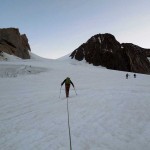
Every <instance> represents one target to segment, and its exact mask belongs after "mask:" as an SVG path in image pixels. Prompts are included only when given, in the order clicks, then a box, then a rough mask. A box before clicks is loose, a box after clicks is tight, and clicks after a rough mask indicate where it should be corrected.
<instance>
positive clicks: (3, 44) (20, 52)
mask: <svg viewBox="0 0 150 150" xmlns="http://www.w3.org/2000/svg"><path fill="white" fill-rule="evenodd" d="M28 50H31V49H30V45H29V43H28V39H27V37H26V35H25V34H23V35H21V34H20V32H19V29H17V28H4V29H0V51H3V52H6V53H8V54H11V55H15V56H17V57H20V58H23V59H29V58H30V55H29V52H28Z"/></svg>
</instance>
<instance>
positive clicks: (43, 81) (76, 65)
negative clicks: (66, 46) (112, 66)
mask: <svg viewBox="0 0 150 150" xmlns="http://www.w3.org/2000/svg"><path fill="white" fill-rule="evenodd" d="M32 58H33V59H31V60H20V59H15V58H14V59H9V60H8V61H7V62H6V61H3V62H0V76H1V77H0V83H1V84H0V149H1V150H69V135H68V124H67V123H68V122H67V101H66V98H65V90H64V89H65V88H64V86H63V87H62V90H61V95H60V98H59V94H60V85H61V82H62V81H63V80H64V79H65V78H66V77H67V76H69V77H70V78H71V80H72V81H73V83H74V84H75V88H76V91H77V95H76V94H75V91H74V89H73V88H72V87H71V89H70V98H69V112H70V126H71V137H72V149H73V150H149V149H150V76H149V75H143V74H137V78H133V74H132V73H129V75H130V76H129V79H126V78H125V74H126V72H121V71H113V70H108V69H105V68H103V67H94V66H92V65H88V64H86V63H85V62H84V61H83V62H77V61H75V60H70V59H60V60H59V59H58V60H45V59H42V58H39V57H37V56H35V55H33V57H32ZM30 66H31V67H30ZM25 68H26V69H25ZM28 69H30V73H29V72H28V71H27V72H26V70H28ZM7 73H8V74H9V75H7ZM10 75H11V76H10ZM14 75H16V76H15V77H14Z"/></svg>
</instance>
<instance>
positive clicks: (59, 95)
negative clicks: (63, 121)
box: [59, 86, 62, 98]
mask: <svg viewBox="0 0 150 150" xmlns="http://www.w3.org/2000/svg"><path fill="white" fill-rule="evenodd" d="M61 88H62V86H61V87H60V93H59V98H60V94H61Z"/></svg>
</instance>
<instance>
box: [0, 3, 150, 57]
mask: <svg viewBox="0 0 150 150" xmlns="http://www.w3.org/2000/svg"><path fill="white" fill-rule="evenodd" d="M0 2H1V5H0V28H9V27H14V28H19V31H20V33H21V34H24V33H25V34H26V35H27V37H28V40H29V44H30V47H31V51H32V52H33V53H35V54H37V55H39V56H41V57H45V58H52V59H55V58H59V57H61V56H64V55H66V54H68V53H71V52H72V51H73V50H75V49H76V48H78V47H79V46H80V45H81V44H82V43H85V42H86V41H87V40H88V39H89V38H91V37H92V36H93V35H95V34H99V33H111V34H113V35H114V36H115V37H116V39H117V40H118V41H119V42H120V43H122V42H123V43H133V44H136V45H138V46H141V47H143V48H150V0H0Z"/></svg>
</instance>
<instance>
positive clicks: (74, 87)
mask: <svg viewBox="0 0 150 150" xmlns="http://www.w3.org/2000/svg"><path fill="white" fill-rule="evenodd" d="M74 91H75V93H76V95H77V92H76V89H75V87H74Z"/></svg>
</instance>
